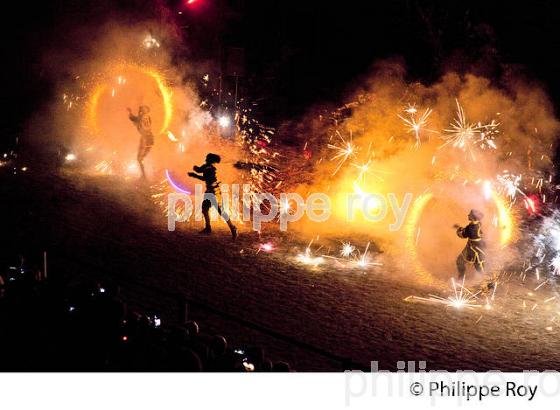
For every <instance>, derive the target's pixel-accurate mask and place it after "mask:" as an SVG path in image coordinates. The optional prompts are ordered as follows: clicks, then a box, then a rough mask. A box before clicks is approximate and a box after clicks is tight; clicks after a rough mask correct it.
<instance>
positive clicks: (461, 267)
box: [456, 253, 467, 280]
mask: <svg viewBox="0 0 560 410" xmlns="http://www.w3.org/2000/svg"><path fill="white" fill-rule="evenodd" d="M456 264H457V272H459V279H461V280H462V279H463V278H464V277H465V271H466V270H467V262H466V261H465V258H464V257H463V254H462V253H461V254H460V255H459V256H457V261H456Z"/></svg>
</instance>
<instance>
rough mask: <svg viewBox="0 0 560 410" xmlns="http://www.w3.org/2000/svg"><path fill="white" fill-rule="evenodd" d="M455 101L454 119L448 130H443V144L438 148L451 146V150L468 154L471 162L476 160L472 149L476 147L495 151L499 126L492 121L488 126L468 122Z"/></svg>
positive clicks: (462, 110)
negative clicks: (455, 111) (495, 140)
mask: <svg viewBox="0 0 560 410" xmlns="http://www.w3.org/2000/svg"><path fill="white" fill-rule="evenodd" d="M455 101H456V103H457V113H456V117H455V119H454V120H453V122H452V123H451V124H450V125H449V128H447V129H445V130H444V133H445V134H444V135H442V137H441V138H442V139H443V140H444V141H445V142H444V144H443V145H441V146H440V147H439V148H440V149H441V148H444V147H446V146H448V145H451V146H452V147H453V148H458V149H461V150H463V151H466V152H468V153H469V154H470V156H471V158H472V159H473V160H474V159H476V158H475V155H474V147H476V146H478V147H480V148H481V149H484V148H491V149H496V148H497V147H496V144H495V142H494V138H495V137H496V135H497V134H498V132H499V131H498V126H499V125H500V124H499V123H497V122H495V121H494V120H492V121H491V122H490V123H488V124H482V123H480V122H479V123H471V122H469V121H468V120H467V116H466V114H465V110H464V109H463V107H461V104H460V103H459V100H455Z"/></svg>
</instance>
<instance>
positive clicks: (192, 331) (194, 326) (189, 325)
mask: <svg viewBox="0 0 560 410" xmlns="http://www.w3.org/2000/svg"><path fill="white" fill-rule="evenodd" d="M185 330H186V331H187V332H188V334H189V337H196V336H198V332H199V328H198V323H196V322H195V321H194V320H189V321H188V322H186V323H185Z"/></svg>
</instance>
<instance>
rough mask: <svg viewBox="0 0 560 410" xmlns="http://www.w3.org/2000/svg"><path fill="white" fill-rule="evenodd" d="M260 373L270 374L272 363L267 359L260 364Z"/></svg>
mask: <svg viewBox="0 0 560 410" xmlns="http://www.w3.org/2000/svg"><path fill="white" fill-rule="evenodd" d="M261 371H262V372H271V371H272V362H271V361H270V360H268V359H266V360H264V361H263V362H262V364H261Z"/></svg>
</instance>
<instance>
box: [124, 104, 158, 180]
mask: <svg viewBox="0 0 560 410" xmlns="http://www.w3.org/2000/svg"><path fill="white" fill-rule="evenodd" d="M127 110H128V114H129V115H128V118H130V121H132V122H133V123H134V125H136V128H137V129H138V132H139V133H140V145H139V146H138V155H137V157H136V159H137V160H138V165H140V171H142V178H146V173H145V172H144V158H146V156H147V155H148V153H149V152H150V150H151V149H152V147H153V146H154V135H153V134H152V118H151V117H150V115H149V114H150V107H148V106H147V105H141V106H140V107H139V108H138V115H134V114H132V110H131V109H130V108H127Z"/></svg>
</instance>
